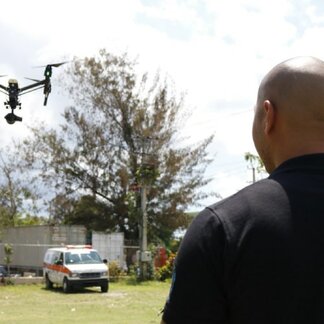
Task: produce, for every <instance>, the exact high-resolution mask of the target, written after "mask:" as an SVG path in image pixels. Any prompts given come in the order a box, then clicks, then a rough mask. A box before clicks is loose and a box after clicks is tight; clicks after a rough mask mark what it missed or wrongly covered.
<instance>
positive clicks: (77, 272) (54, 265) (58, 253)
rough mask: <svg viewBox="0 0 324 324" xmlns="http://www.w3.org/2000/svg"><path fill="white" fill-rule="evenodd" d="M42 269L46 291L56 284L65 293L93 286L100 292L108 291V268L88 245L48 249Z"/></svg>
mask: <svg viewBox="0 0 324 324" xmlns="http://www.w3.org/2000/svg"><path fill="white" fill-rule="evenodd" d="M43 269H44V279H45V286H46V288H47V289H51V288H52V287H53V284H56V285H59V286H62V287H63V291H64V292H65V293H68V292H71V291H72V290H73V288H74V287H94V286H99V287H101V291H102V292H107V291H108V286H109V280H108V266H107V264H105V263H104V262H103V261H102V260H101V258H100V256H99V254H98V252H97V251H96V250H94V249H92V247H91V246H89V245H68V246H66V247H60V248H51V249H48V250H47V251H46V253H45V257H44V267H43Z"/></svg>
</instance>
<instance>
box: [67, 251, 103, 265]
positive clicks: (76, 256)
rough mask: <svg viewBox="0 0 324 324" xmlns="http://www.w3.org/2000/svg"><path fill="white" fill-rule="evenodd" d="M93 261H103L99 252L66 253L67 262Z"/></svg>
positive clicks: (88, 262) (87, 262) (81, 262)
mask: <svg viewBox="0 0 324 324" xmlns="http://www.w3.org/2000/svg"><path fill="white" fill-rule="evenodd" d="M91 263H102V260H101V258H100V256H99V254H98V253H97V252H95V251H85V252H66V253H65V264H91Z"/></svg>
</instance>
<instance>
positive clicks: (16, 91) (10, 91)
mask: <svg viewBox="0 0 324 324" xmlns="http://www.w3.org/2000/svg"><path fill="white" fill-rule="evenodd" d="M65 63H66V62H62V63H55V64H48V65H46V66H45V71H44V79H43V80H34V79H29V80H32V81H35V82H34V83H32V84H30V85H27V86H25V87H22V88H19V85H18V81H17V80H15V79H9V81H8V86H7V87H5V86H3V85H2V84H0V92H3V93H5V94H6V95H8V100H7V101H5V102H4V104H5V106H6V108H7V109H8V108H9V107H10V109H11V113H9V114H7V115H6V116H5V119H6V121H7V123H8V124H14V123H15V122H16V121H22V118H21V117H19V116H17V115H15V113H14V110H15V109H16V108H17V107H18V108H19V109H21V103H20V101H19V96H22V95H23V94H26V93H28V92H31V91H35V90H38V89H44V91H43V92H44V106H46V104H47V99H48V95H49V94H50V92H51V89H52V87H51V76H52V67H59V66H60V65H62V64H65Z"/></svg>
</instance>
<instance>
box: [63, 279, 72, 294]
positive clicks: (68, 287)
mask: <svg viewBox="0 0 324 324" xmlns="http://www.w3.org/2000/svg"><path fill="white" fill-rule="evenodd" d="M71 290H72V286H71V284H70V282H69V280H68V279H67V278H64V280H63V292H65V293H66V294H67V293H69V292H71Z"/></svg>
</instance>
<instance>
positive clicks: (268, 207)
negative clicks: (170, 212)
mask: <svg viewBox="0 0 324 324" xmlns="http://www.w3.org/2000/svg"><path fill="white" fill-rule="evenodd" d="M287 202H288V200H287V195H286V193H285V191H284V189H283V188H282V186H281V185H280V184H279V183H278V182H276V181H275V180H272V179H264V180H261V181H258V182H256V183H254V184H252V185H249V186H247V187H245V188H243V189H242V190H240V191H238V192H237V193H235V194H233V195H232V196H230V197H228V198H225V199H223V200H222V201H219V202H217V203H215V204H213V205H210V206H208V207H207V208H206V209H205V211H203V213H204V214H206V213H207V214H209V215H214V216H215V217H217V218H218V219H219V220H220V222H221V223H228V222H235V221H238V220H244V219H248V220H249V221H251V220H253V219H254V218H255V217H258V218H260V217H262V215H264V216H266V215H267V214H268V213H269V212H273V211H274V210H276V207H278V209H281V207H282V206H283V205H286V204H287Z"/></svg>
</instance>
